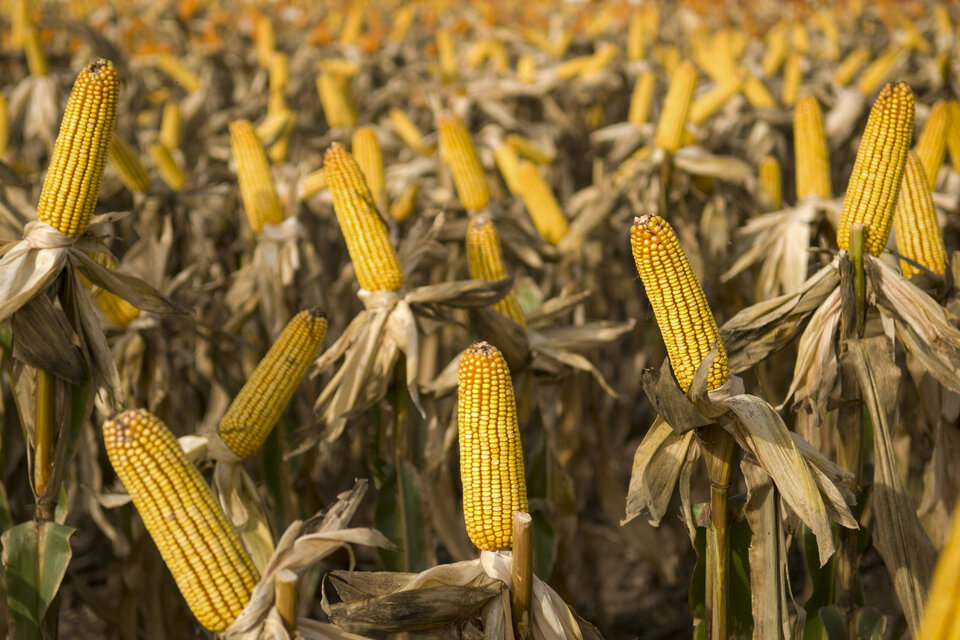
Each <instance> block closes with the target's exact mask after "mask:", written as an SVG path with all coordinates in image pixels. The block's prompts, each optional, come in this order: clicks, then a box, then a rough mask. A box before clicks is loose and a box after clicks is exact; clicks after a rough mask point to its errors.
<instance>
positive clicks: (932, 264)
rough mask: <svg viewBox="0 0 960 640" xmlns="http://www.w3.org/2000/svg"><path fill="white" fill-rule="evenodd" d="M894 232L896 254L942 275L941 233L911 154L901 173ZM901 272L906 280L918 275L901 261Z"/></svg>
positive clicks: (917, 163) (919, 162) (922, 176)
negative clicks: (901, 182)
mask: <svg viewBox="0 0 960 640" xmlns="http://www.w3.org/2000/svg"><path fill="white" fill-rule="evenodd" d="M893 231H894V235H895V236H896V241H897V253H899V254H900V255H902V256H904V257H906V258H910V259H911V260H913V261H914V262H917V263H919V264H921V265H923V266H924V267H926V268H927V269H929V270H930V271H933V272H934V273H936V274H938V275H943V272H944V270H945V269H946V264H947V252H946V249H945V248H944V245H943V233H942V232H941V231H940V223H939V222H938V221H937V212H936V209H934V206H933V196H932V195H931V194H930V187H929V185H928V183H927V179H926V175H925V173H924V168H923V161H922V160H921V159H920V157H919V154H917V153H914V152H913V151H911V152H910V154H909V156H907V164H906V168H905V169H904V171H903V184H902V185H901V186H900V197H899V199H898V200H897V208H896V209H895V210H894V213H893ZM900 272H901V273H902V274H903V276H904V277H905V278H909V277H910V276H912V275H914V274H918V273H921V271H920V269H917V268H916V267H914V266H913V265H912V264H910V263H908V262H906V261H904V260H901V261H900Z"/></svg>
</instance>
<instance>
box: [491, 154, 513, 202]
mask: <svg viewBox="0 0 960 640" xmlns="http://www.w3.org/2000/svg"><path fill="white" fill-rule="evenodd" d="M493 159H494V161H495V162H496V163H497V169H498V170H499V171H500V175H501V176H503V181H504V182H505V183H506V184H507V189H509V190H510V193H512V194H513V195H517V194H518V193H519V192H520V187H519V185H518V184H517V175H518V173H517V169H518V168H519V166H520V156H519V155H518V154H517V150H516V149H514V148H513V147H511V146H510V145H508V144H506V143H504V144H501V145H500V146H498V147H497V148H496V149H495V150H494V152H493Z"/></svg>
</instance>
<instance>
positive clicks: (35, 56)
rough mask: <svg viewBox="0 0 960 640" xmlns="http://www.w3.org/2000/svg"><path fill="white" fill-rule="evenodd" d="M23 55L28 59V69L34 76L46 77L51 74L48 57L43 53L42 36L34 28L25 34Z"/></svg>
mask: <svg viewBox="0 0 960 640" xmlns="http://www.w3.org/2000/svg"><path fill="white" fill-rule="evenodd" d="M23 53H24V54H25V55H26V57H27V68H28V69H29V70H30V75H32V76H45V75H47V74H48V73H49V72H50V65H49V64H48V63H47V56H46V54H44V53H43V45H41V44H40V34H39V33H38V32H37V30H36V29H35V28H33V27H29V28H27V29H26V31H24V34H23Z"/></svg>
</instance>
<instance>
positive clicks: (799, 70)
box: [781, 54, 803, 107]
mask: <svg viewBox="0 0 960 640" xmlns="http://www.w3.org/2000/svg"><path fill="white" fill-rule="evenodd" d="M802 81H803V58H802V57H801V56H799V55H796V54H794V55H790V56H787V63H786V64H785V65H784V67H783V93H782V95H781V101H782V102H783V104H784V105H785V106H787V107H792V106H793V105H794V104H795V103H796V102H797V95H798V94H799V93H800V83H801V82H802Z"/></svg>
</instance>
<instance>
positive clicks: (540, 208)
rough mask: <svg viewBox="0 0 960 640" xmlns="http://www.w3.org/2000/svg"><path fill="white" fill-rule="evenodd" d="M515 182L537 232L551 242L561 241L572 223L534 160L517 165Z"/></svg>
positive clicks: (522, 161)
mask: <svg viewBox="0 0 960 640" xmlns="http://www.w3.org/2000/svg"><path fill="white" fill-rule="evenodd" d="M515 183H516V186H517V189H518V192H519V194H520V197H521V198H522V199H523V204H524V205H525V206H526V208H527V213H529V214H530V220H532V221H533V226H534V227H536V229H537V233H539V234H540V236H541V237H542V238H543V239H544V240H546V241H547V242H549V243H550V244H557V243H558V242H560V240H562V239H563V237H564V236H565V235H567V231H569V229H570V225H569V223H568V222H567V217H566V216H565V215H564V214H563V209H561V208H560V203H559V202H557V198H556V196H555V195H553V190H552V189H550V185H549V184H547V181H546V180H544V179H543V176H541V175H540V172H539V171H537V167H536V166H534V164H533V163H532V162H528V161H526V160H521V161H520V162H519V164H518V165H517V178H516V180H515Z"/></svg>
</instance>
